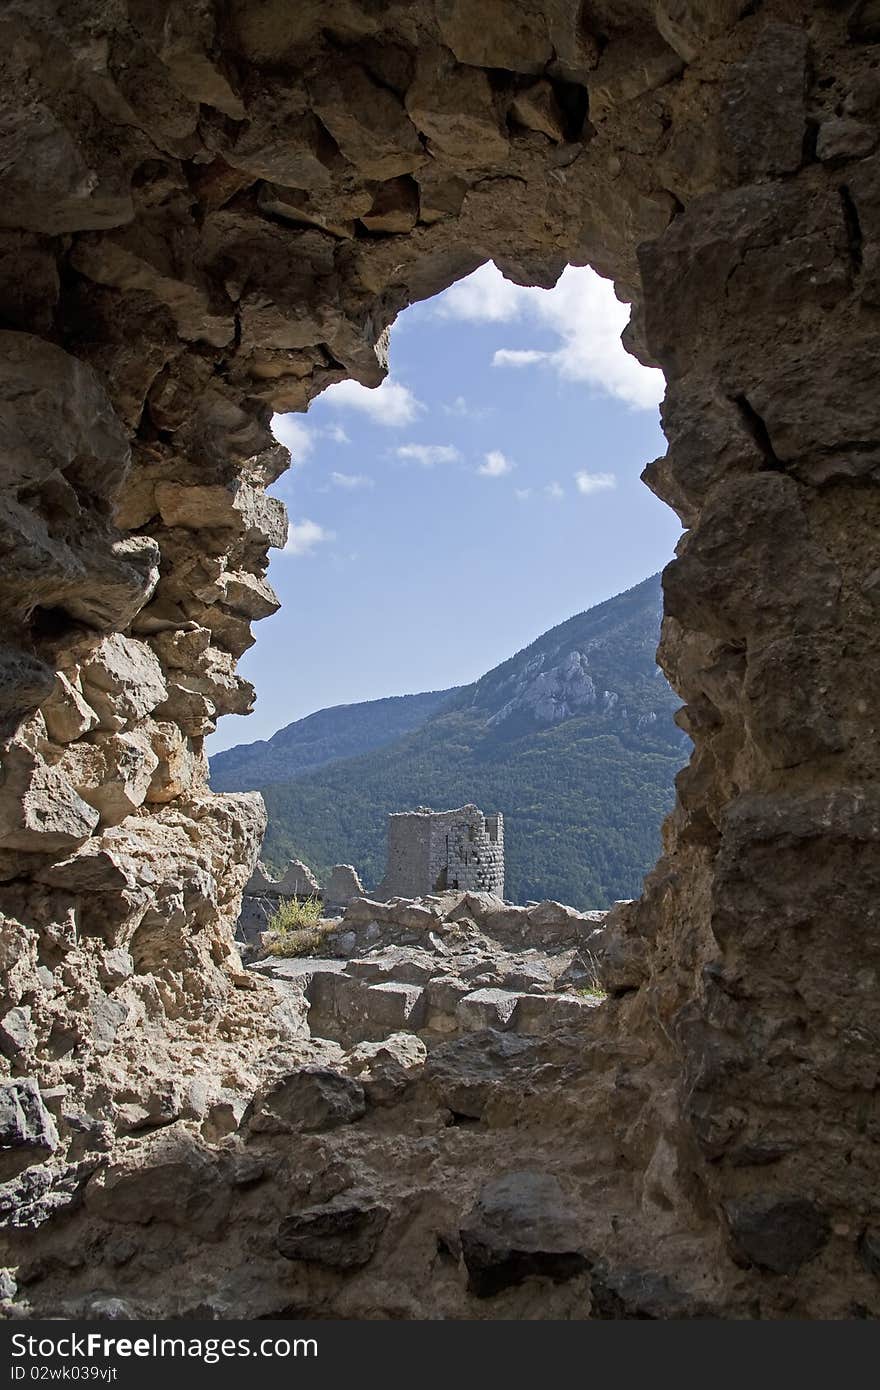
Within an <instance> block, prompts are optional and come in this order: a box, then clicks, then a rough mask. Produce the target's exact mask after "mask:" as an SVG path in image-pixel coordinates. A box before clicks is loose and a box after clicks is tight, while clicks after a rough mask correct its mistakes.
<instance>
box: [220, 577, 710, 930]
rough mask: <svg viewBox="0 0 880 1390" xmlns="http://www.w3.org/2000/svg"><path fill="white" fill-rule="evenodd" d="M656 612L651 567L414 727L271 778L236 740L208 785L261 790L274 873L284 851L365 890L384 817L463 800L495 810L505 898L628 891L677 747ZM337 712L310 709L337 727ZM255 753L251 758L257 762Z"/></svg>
mask: <svg viewBox="0 0 880 1390" xmlns="http://www.w3.org/2000/svg"><path fill="white" fill-rule="evenodd" d="M660 612H661V595H660V582H659V576H657V575H654V576H652V577H651V578H650V579H646V580H645V581H644V582H643V583H641V584H639V585H637V586H636V587H635V588H633V589H630V590H628V591H627V592H626V593H624V594H619V595H618V596H617V597H616V598H612V599H609V600H607V602H605V603H601V604H598V605H597V606H596V607H595V608H591V609H589V610H588V611H587V612H585V613H579V614H577V615H576V616H575V617H573V618H569V619H568V620H567V621H566V622H564V623H560V625H559V626H558V627H555V628H553V629H551V631H549V632H546V633H545V634H544V635H543V636H542V637H539V638H538V639H537V641H535V642H533V643H532V644H531V645H530V646H528V647H526V648H525V649H524V650H523V651H521V652H518V653H517V654H516V655H515V656H513V657H511V658H510V659H509V660H508V661H505V662H503V663H502V664H501V665H500V666H497V667H495V669H494V670H492V671H489V672H488V673H487V674H486V675H485V676H483V677H481V679H480V680H478V681H476V682H474V684H472V685H469V686H463V687H461V688H459V689H457V690H452V691H449V692H446V694H445V698H444V696H443V695H439V696H436V697H435V698H436V699H437V700H438V703H437V705H436V706H435V708H434V709H433V710H432V711H430V712H429V713H426V714H425V717H424V719H423V720H422V722H421V724H420V725H419V726H418V727H411V728H410V730H409V732H406V733H404V734H402V735H401V736H399V737H397V738H395V739H393V741H392V740H386V741H384V743H383V745H382V746H376V745H374V746H373V747H372V748H371V749H370V750H369V751H365V752H363V753H361V754H360V755H359V756H356V757H345V756H340V757H336V758H335V759H333V760H332V761H329V760H328V761H325V763H324V765H323V766H322V767H320V768H318V769H316V770H312V771H308V772H305V771H301V772H298V773H296V774H294V775H288V776H286V777H285V778H284V779H283V780H282V779H280V778H273V781H272V782H269V781H268V780H266V779H265V778H264V779H263V780H260V777H259V776H258V775H255V774H254V773H253V771H252V769H251V768H249V767H248V765H247V758H246V755H247V753H248V749H247V748H240V749H237V750H232V751H234V752H235V753H236V754H237V755H238V760H239V761H238V768H239V771H238V773H237V774H235V776H234V777H233V775H232V774H231V773H230V769H229V766H228V765H227V766H226V767H225V768H222V769H221V777H222V779H223V780H222V783H221V781H220V780H217V779H213V780H214V785H215V786H217V787H218V788H220V787H221V785H222V788H223V789H228V790H246V789H259V790H261V791H262V792H263V795H264V796H265V799H266V805H267V808H268V812H269V829H268V832H267V836H266V842H265V845H264V858H265V859H266V860H267V861H269V862H271V863H273V864H275V865H276V866H278V867H280V866H281V865H282V864H283V863H285V862H286V860H287V859H288V858H290V857H293V856H296V857H299V858H303V859H305V861H306V862H307V863H310V864H311V865H312V866H313V867H314V868H315V869H316V871H318V872H319V874H320V873H321V872H322V871H324V870H326V869H327V868H328V867H329V866H330V865H331V864H333V863H336V862H340V861H342V862H348V863H353V864H355V865H356V866H357V868H358V869H359V871H360V873H361V876H362V878H363V879H364V882H365V883H366V884H368V885H373V884H376V883H377V882H378V881H379V879H380V878H381V877H382V874H383V872H384V867H385V836H386V819H385V818H386V815H387V813H388V812H389V811H400V810H407V809H411V808H414V807H416V806H423V805H430V806H434V807H436V808H437V809H438V810H440V809H446V808H448V807H451V806H460V805H462V804H463V803H465V802H468V801H473V802H476V803H477V805H479V806H481V807H482V809H483V810H484V811H495V810H499V811H503V813H504V817H505V856H506V866H507V882H506V892H507V896H508V897H509V898H511V899H512V900H513V901H518V902H524V901H527V900H528V899H530V898H545V897H552V898H557V899H561V900H562V901H564V902H568V903H571V904H572V905H574V906H577V907H582V908H591V907H603V906H606V905H607V904H608V903H610V902H612V901H614V899H615V898H622V897H633V896H634V895H636V894H637V893H638V892H639V891H640V888H641V879H642V876H643V874H644V873H645V872H646V871H647V869H648V868H650V866H651V865H652V864H653V863H654V861H655V860H656V858H657V856H658V853H659V849H660V824H661V821H662V819H663V816H664V815H665V813H666V812H667V811H668V810H669V809H670V807H671V805H672V801H673V795H674V792H673V779H674V777H675V774H676V772H677V771H678V770H679V768H680V767H681V766H682V764H683V763H684V762H685V760H686V758H687V755H688V751H689V748H690V744H689V741H688V739H687V738H686V736H685V735H684V734H682V733H681V732H680V730H679V729H678V728H677V727H676V725H675V724H674V723H673V719H672V716H673V713H674V711H675V709H676V708H677V706H678V700H677V698H676V696H675V695H674V693H673V692H672V690H671V689H670V688H669V686H668V684H667V683H666V680H665V679H664V677H663V675H662V672H660V670H659V668H658V667H657V665H656V662H655V659H654V653H655V648H656V645H657V637H658V631H659V624H660ZM404 698H409V699H419V698H430V697H417V696H416V697H413V696H410V697H404ZM375 703H376V704H382V703H383V702H381V701H378V702H375ZM345 708H346V707H342V709H341V710H337V711H322V712H321V713H322V714H332V715H334V716H336V718H338V719H339V720H340V721H343V722H344V717H345V716H344V711H345ZM347 708H348V710H349V712H351V711H357V710H364V709H369V708H370V707H369V706H359V705H353V706H349V707H347ZM311 718H312V719H318V718H319V716H317V715H313V716H311ZM308 722H309V721H308V720H301V721H299V723H298V724H293V725H291V726H290V728H289V729H288V730H284V731H282V733H285V734H292V733H293V731H296V730H301V728H302V726H303V725H305V724H307V723H308ZM299 737H300V735H296V739H298V738H299ZM275 738H276V739H280V738H281V735H280V734H276V736H275ZM271 742H274V740H271V741H270V743H271ZM268 746H269V745H259V744H257V745H252V747H253V748H255V749H257V750H259V749H261V748H262V749H263V750H265V749H266V747H268ZM297 746H301V745H299V744H297ZM322 746H324V745H322ZM264 756H265V753H264V752H263V753H261V754H258V755H257V757H258V761H256V762H255V764H254V767H263V768H265V763H263V762H262V761H261V760H262V758H263V757H264ZM222 758H228V755H224V754H220V755H218V758H217V759H216V760H215V762H216V764H220V760H221V759H222ZM214 765H215V764H212V767H213V766H214Z"/></svg>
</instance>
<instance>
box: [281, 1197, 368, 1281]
mask: <svg viewBox="0 0 880 1390" xmlns="http://www.w3.org/2000/svg"><path fill="white" fill-rule="evenodd" d="M390 1215H391V1213H390V1212H389V1210H388V1208H387V1207H384V1206H381V1205H380V1204H379V1203H373V1202H370V1201H369V1199H368V1198H367V1199H362V1200H361V1201H359V1202H358V1203H357V1204H356V1205H355V1204H352V1203H350V1202H346V1201H344V1200H340V1201H339V1202H336V1203H328V1204H327V1205H326V1206H320V1207H311V1208H309V1209H308V1210H307V1211H301V1212H298V1213H297V1214H296V1216H288V1217H287V1218H286V1219H285V1220H284V1221H282V1223H281V1225H280V1227H279V1228H278V1251H279V1254H281V1255H283V1256H284V1258H285V1259H286V1260H309V1261H311V1262H312V1263H313V1264H319V1265H327V1266H329V1267H330V1268H331V1269H358V1268H360V1267H361V1266H362V1265H365V1264H367V1263H368V1262H369V1261H370V1260H371V1259H372V1258H373V1255H374V1254H375V1252H376V1247H377V1245H378V1244H379V1240H380V1238H381V1235H382V1232H383V1231H384V1229H385V1227H386V1225H387V1223H388V1218H389V1216H390Z"/></svg>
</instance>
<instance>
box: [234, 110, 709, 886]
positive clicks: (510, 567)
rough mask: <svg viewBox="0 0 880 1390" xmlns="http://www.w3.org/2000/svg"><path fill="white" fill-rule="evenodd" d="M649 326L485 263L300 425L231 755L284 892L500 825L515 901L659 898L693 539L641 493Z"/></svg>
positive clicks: (567, 287)
mask: <svg viewBox="0 0 880 1390" xmlns="http://www.w3.org/2000/svg"><path fill="white" fill-rule="evenodd" d="M560 85H562V86H565V85H566V84H559V83H557V84H556V86H557V87H558V86H560ZM569 85H570V84H569ZM570 95H571V102H570V103H569V104H570V106H571V113H572V119H574V118H575V117H576V116H578V113H580V117H582V116H583V115H584V114H585V108H584V109H581V107H580V106H578V103H577V101H576V100H575V97H576V94H570ZM627 319H628V310H627V308H626V306H624V305H622V304H621V303H620V302H619V301H618V300H617V299H616V298H615V296H614V293H613V289H612V287H611V286H610V284H609V282H607V281H603V280H602V279H601V278H600V277H599V276H598V275H596V274H595V272H593V271H592V270H590V269H589V268H575V267H569V268H568V269H567V270H566V271H564V273H563V274H562V276H561V277H560V280H559V282H558V284H557V286H556V288H555V289H554V290H551V291H547V290H542V289H537V288H524V287H521V286H519V285H516V284H514V283H512V282H511V281H509V280H506V279H504V278H503V276H502V275H501V273H500V272H499V271H498V270H497V269H496V267H495V266H493V265H492V264H491V263H488V264H487V265H484V266H483V267H482V268H481V269H480V270H478V271H476V272H475V273H474V274H472V275H470V276H469V277H467V278H466V279H464V280H462V281H460V282H458V283H457V284H455V285H454V286H452V287H451V288H450V289H449V290H447V291H446V292H444V293H443V294H441V295H439V296H437V297H436V298H435V299H433V300H429V301H425V302H423V303H420V304H417V305H415V306H413V307H412V308H410V309H409V310H407V311H406V312H405V313H403V314H401V315H400V316H399V318H398V320H397V322H396V324H395V325H394V327H393V331H392V342H391V371H390V373H389V375H388V377H387V378H386V380H385V381H384V382H383V383H382V385H381V386H379V387H378V388H376V389H368V388H366V387H364V386H361V385H359V384H358V383H357V382H354V381H351V380H349V381H345V382H343V383H341V384H339V385H336V386H332V387H330V388H328V389H327V390H326V391H325V392H324V393H323V395H322V396H320V397H318V398H317V399H316V400H315V401H314V402H313V403H312V406H311V408H310V410H309V412H308V414H307V415H297V414H294V415H286V416H282V417H276V420H275V426H274V427H275V430H276V434H277V436H278V438H279V439H281V441H282V442H283V443H285V444H286V445H287V446H288V448H289V449H290V451H291V455H292V468H291V470H290V472H289V473H287V474H285V475H283V477H282V478H281V479H280V480H279V482H278V484H276V486H275V489H274V490H275V492H276V493H277V495H278V496H280V497H281V498H282V499H283V500H284V501H285V502H286V504H287V506H288V509H289V513H290V529H289V537H288V543H287V546H286V548H285V551H284V553H282V554H281V555H277V556H276V557H275V558H274V559H273V563H272V569H271V575H270V578H271V580H272V583H273V585H274V586H275V588H276V589H277V591H278V595H279V598H280V599H281V600H282V607H281V610H280V612H279V613H278V614H277V615H276V616H275V617H273V618H271V619H269V620H268V622H267V623H266V624H261V625H260V626H259V627H258V628H257V639H258V640H257V644H256V646H255V647H254V648H253V650H252V651H251V652H250V653H248V654H247V655H246V656H245V658H244V660H243V662H242V666H241V669H242V672H243V674H245V675H246V676H247V677H248V678H249V679H250V680H252V681H253V683H254V684H255V686H256V687H257V690H258V692H259V704H258V706H257V713H256V715H255V716H251V717H250V718H249V721H248V725H247V726H242V728H241V732H240V733H239V730H238V729H235V730H234V731H233V730H232V729H230V728H227V727H226V726H227V725H229V724H232V723H233V721H232V720H224V721H223V724H222V725H221V730H220V733H219V736H215V737H214V738H213V739H211V740H210V741H209V747H208V751H209V753H210V754H211V755H212V759H213V761H212V781H213V784H214V786H215V788H216V789H217V790H220V791H222V790H246V789H248V790H249V789H258V790H260V791H262V792H263V795H264V798H265V800H266V803H267V807H268V811H269V831H268V834H267V839H266V842H265V845H264V852H263V859H264V861H266V862H267V863H268V864H269V865H270V866H271V867H272V868H273V869H274V870H275V871H277V872H279V873H281V872H283V870H284V866H285V864H286V862H287V861H288V860H289V859H290V858H298V859H303V860H304V861H305V862H307V863H309V864H310V865H311V866H312V867H313V868H314V869H315V870H316V872H317V873H318V877H319V879H320V878H321V877H322V875H324V874H326V873H327V871H328V870H329V868H330V866H331V865H332V864H333V863H353V864H354V865H355V866H356V868H357V869H358V871H359V872H360V875H361V879H362V881H363V883H364V884H365V886H366V887H367V888H368V889H370V888H373V887H375V886H376V885H377V884H378V883H379V881H380V880H381V879H382V877H383V874H384V870H385V856H386V818H387V813H388V812H391V811H400V810H407V811H411V810H413V809H414V808H415V807H417V806H421V805H425V804H430V805H433V806H434V808H435V809H437V810H440V809H444V810H445V809H449V808H451V807H455V806H463V805H465V804H467V803H476V804H477V805H479V806H480V807H481V809H482V810H483V811H484V812H485V813H488V814H491V813H494V812H495V811H501V812H502V813H503V814H504V816H505V818H506V822H507V823H506V825H505V828H504V837H503V842H504V853H505V856H506V869H507V878H506V885H507V894H508V896H509V897H510V899H512V900H513V901H515V902H520V903H524V902H528V901H530V900H541V899H545V898H554V899H556V900H557V901H563V902H569V903H571V904H572V905H574V906H576V907H580V908H602V907H607V906H608V905H610V903H611V901H614V900H616V899H618V898H624V897H634V896H637V895H638V893H639V892H640V890H641V879H642V875H643V874H644V873H645V872H646V871H647V870H648V869H649V868H650V867H651V866H652V865H653V863H654V862H655V861H656V858H657V856H658V854H659V849H660V841H659V829H660V823H661V821H662V818H663V815H664V814H665V813H666V811H667V810H669V809H671V807H672V804H673V800H674V791H673V778H674V775H675V773H676V772H677V771H678V770H679V768H680V767H681V765H682V764H683V763H684V762H685V761H686V760H687V756H688V753H689V748H690V743H689V739H688V738H687V735H686V734H684V733H683V732H682V731H681V730H680V729H679V728H678V727H677V726H676V725H675V723H674V722H673V717H672V716H673V712H674V710H675V708H676V707H677V705H678V700H677V698H676V697H675V696H674V695H673V693H672V692H671V691H670V690H669V688H668V686H667V685H666V683H665V680H664V678H663V677H662V675H661V674H660V673H659V671H658V668H657V666H656V663H655V659H654V656H655V648H656V643H657V639H658V635H659V621H660V611H661V595H660V586H659V579H658V578H657V571H659V569H660V568H661V567H662V565H663V564H665V563H666V561H667V560H668V559H669V558H670V557H671V554H672V551H673V548H674V544H675V541H676V539H677V535H678V531H679V528H678V525H677V522H676V520H675V517H674V514H673V513H672V512H671V511H669V509H668V508H666V507H665V506H664V505H663V504H662V503H660V502H658V501H657V500H656V499H655V498H654V497H653V495H652V494H651V493H650V492H649V491H648V490H647V489H646V488H645V487H644V485H643V484H642V483H641V481H640V479H639V474H640V473H641V471H642V468H643V467H644V465H645V464H646V463H647V462H648V461H649V460H650V459H651V458H653V457H654V456H655V455H657V454H659V453H662V452H665V440H664V439H663V436H662V434H661V432H660V429H659V417H658V402H659V400H660V398H661V396H662V393H663V389H664V382H663V379H662V375H661V373H660V372H659V371H657V370H655V369H649V368H645V367H644V366H642V365H640V364H639V363H638V362H637V361H636V359H635V358H633V357H631V356H630V355H628V354H627V353H626V352H625V351H624V349H623V348H622V346H621V344H620V335H621V332H622V331H623V329H624V327H625V326H626V323H627ZM306 588H307V589H308V590H309V592H310V594H311V598H310V602H309V605H308V607H307V608H306V607H304V606H303V603H302V593H303V592H304V591H305V589H306ZM609 601H610V603H609ZM603 605H604V607H603ZM594 610H595V611H594ZM241 737H245V738H250V739H259V738H263V739H266V738H268V739H269V741H268V742H263V743H255V744H253V745H252V746H244V745H241V746H238V747H234V745H236V743H237V740H238V739H239V738H241ZM211 745H213V746H211ZM229 749H232V751H227V750H229ZM465 838H467V839H468V840H469V842H472V841H473V838H474V832H473V830H472V829H471V830H470V831H468V832H467V833H466V837H465ZM484 843H485V846H490V845H491V846H494V845H496V844H500V843H501V835H500V833H499V827H498V826H497V825H496V826H494V827H493V825H492V822H491V821H490V822H489V825H488V826H487V830H486V834H485V836H484V837H483V838H481V843H480V845H479V846H477V848H478V849H480V851H481V852H480V853H479V854H470V855H464V854H462V855H461V856H460V862H457V863H456V869H457V876H455V877H453V875H452V874H448V873H447V874H446V876H445V883H446V885H448V887H449V888H454V887H458V886H459V885H460V884H461V886H463V887H467V886H469V883H468V884H462V883H461V871H462V869H463V868H464V869H465V870H466V872H467V874H468V875H474V874H483V875H487V874H490V873H491V872H492V856H491V855H490V856H488V858H487V855H486V854H484V853H483V852H482V849H483V846H484ZM441 877H442V875H441ZM440 882H441V878H439V877H438V869H437V867H436V866H435V867H434V868H433V870H432V872H431V878H430V882H429V881H427V880H426V882H425V883H424V885H423V886H422V889H421V891H423V892H430V891H432V890H435V891H436V889H437V887H438V885H439V884H440Z"/></svg>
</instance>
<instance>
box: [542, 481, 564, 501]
mask: <svg viewBox="0 0 880 1390" xmlns="http://www.w3.org/2000/svg"><path fill="white" fill-rule="evenodd" d="M544 496H545V497H549V498H550V501H551V502H561V501H562V499H563V497H564V496H565V492H564V490H563V489H562V488H561V487H560V486H559V484H558V483H556V482H553V483H548V484H547V486H546V487H545V488H544Z"/></svg>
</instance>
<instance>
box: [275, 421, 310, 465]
mask: <svg viewBox="0 0 880 1390" xmlns="http://www.w3.org/2000/svg"><path fill="white" fill-rule="evenodd" d="M272 433H273V434H274V436H275V438H276V439H277V440H278V443H279V444H284V445H286V446H287V448H288V449H289V450H290V452H291V455H292V459H293V462H294V463H302V461H303V459H306V458H308V456H309V454H310V453H311V452H312V450H313V448H314V447H315V440H314V435H313V433H312V431H311V430H310V429H309V426H308V425H307V424H306V422H305V420H303V418H302V416H301V415H273V416H272Z"/></svg>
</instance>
